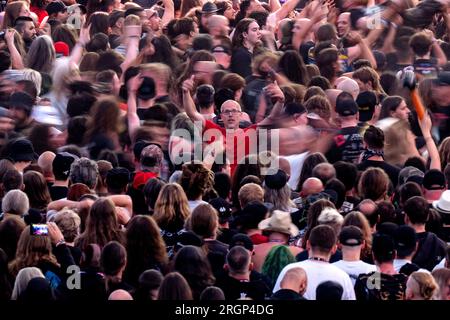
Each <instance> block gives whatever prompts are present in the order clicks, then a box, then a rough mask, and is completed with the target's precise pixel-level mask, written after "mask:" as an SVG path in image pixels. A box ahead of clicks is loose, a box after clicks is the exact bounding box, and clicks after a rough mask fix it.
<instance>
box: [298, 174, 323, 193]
mask: <svg viewBox="0 0 450 320" xmlns="http://www.w3.org/2000/svg"><path fill="white" fill-rule="evenodd" d="M323 189H324V186H323V183H322V181H321V180H320V179H319V178H315V177H311V178H308V179H306V180H305V182H303V185H302V188H301V190H300V195H301V196H302V197H307V196H309V195H312V194H316V193H319V192H322V191H323Z"/></svg>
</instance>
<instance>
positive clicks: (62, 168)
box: [52, 152, 78, 179]
mask: <svg viewBox="0 0 450 320" xmlns="http://www.w3.org/2000/svg"><path fill="white" fill-rule="evenodd" d="M77 159H78V157H77V156H75V155H73V154H71V153H68V152H60V153H57V154H56V156H55V158H54V159H53V162H52V168H53V174H54V175H55V176H57V177H65V178H66V179H67V178H68V177H69V173H70V166H71V165H72V163H73V162H74V161H75V160H77Z"/></svg>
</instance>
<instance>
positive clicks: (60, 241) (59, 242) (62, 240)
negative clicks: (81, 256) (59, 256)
mask: <svg viewBox="0 0 450 320" xmlns="http://www.w3.org/2000/svg"><path fill="white" fill-rule="evenodd" d="M62 244H66V241H65V240H64V239H61V240H59V241H58V242H57V243H56V245H55V247H58V246H59V245H62Z"/></svg>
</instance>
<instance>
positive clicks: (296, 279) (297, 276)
mask: <svg viewBox="0 0 450 320" xmlns="http://www.w3.org/2000/svg"><path fill="white" fill-rule="evenodd" d="M307 286H308V278H307V276H306V272H305V270H303V269H302V268H298V267H297V268H291V269H289V270H288V271H287V272H286V273H285V274H284V277H283V279H281V282H280V288H281V289H290V290H294V291H295V292H297V293H299V294H300V295H303V294H305V292H306V288H307Z"/></svg>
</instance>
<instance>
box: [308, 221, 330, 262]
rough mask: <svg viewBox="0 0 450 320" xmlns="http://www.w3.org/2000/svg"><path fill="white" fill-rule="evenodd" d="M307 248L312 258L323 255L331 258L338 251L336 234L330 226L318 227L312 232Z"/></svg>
mask: <svg viewBox="0 0 450 320" xmlns="http://www.w3.org/2000/svg"><path fill="white" fill-rule="evenodd" d="M306 247H307V249H308V250H309V252H310V257H313V256H314V255H323V256H325V257H328V258H329V257H330V256H331V255H332V254H333V253H334V252H335V251H336V233H335V232H334V230H333V228H332V227H330V226H328V225H318V226H316V227H314V228H313V229H312V230H311V233H310V236H309V239H308V240H307V244H306Z"/></svg>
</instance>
